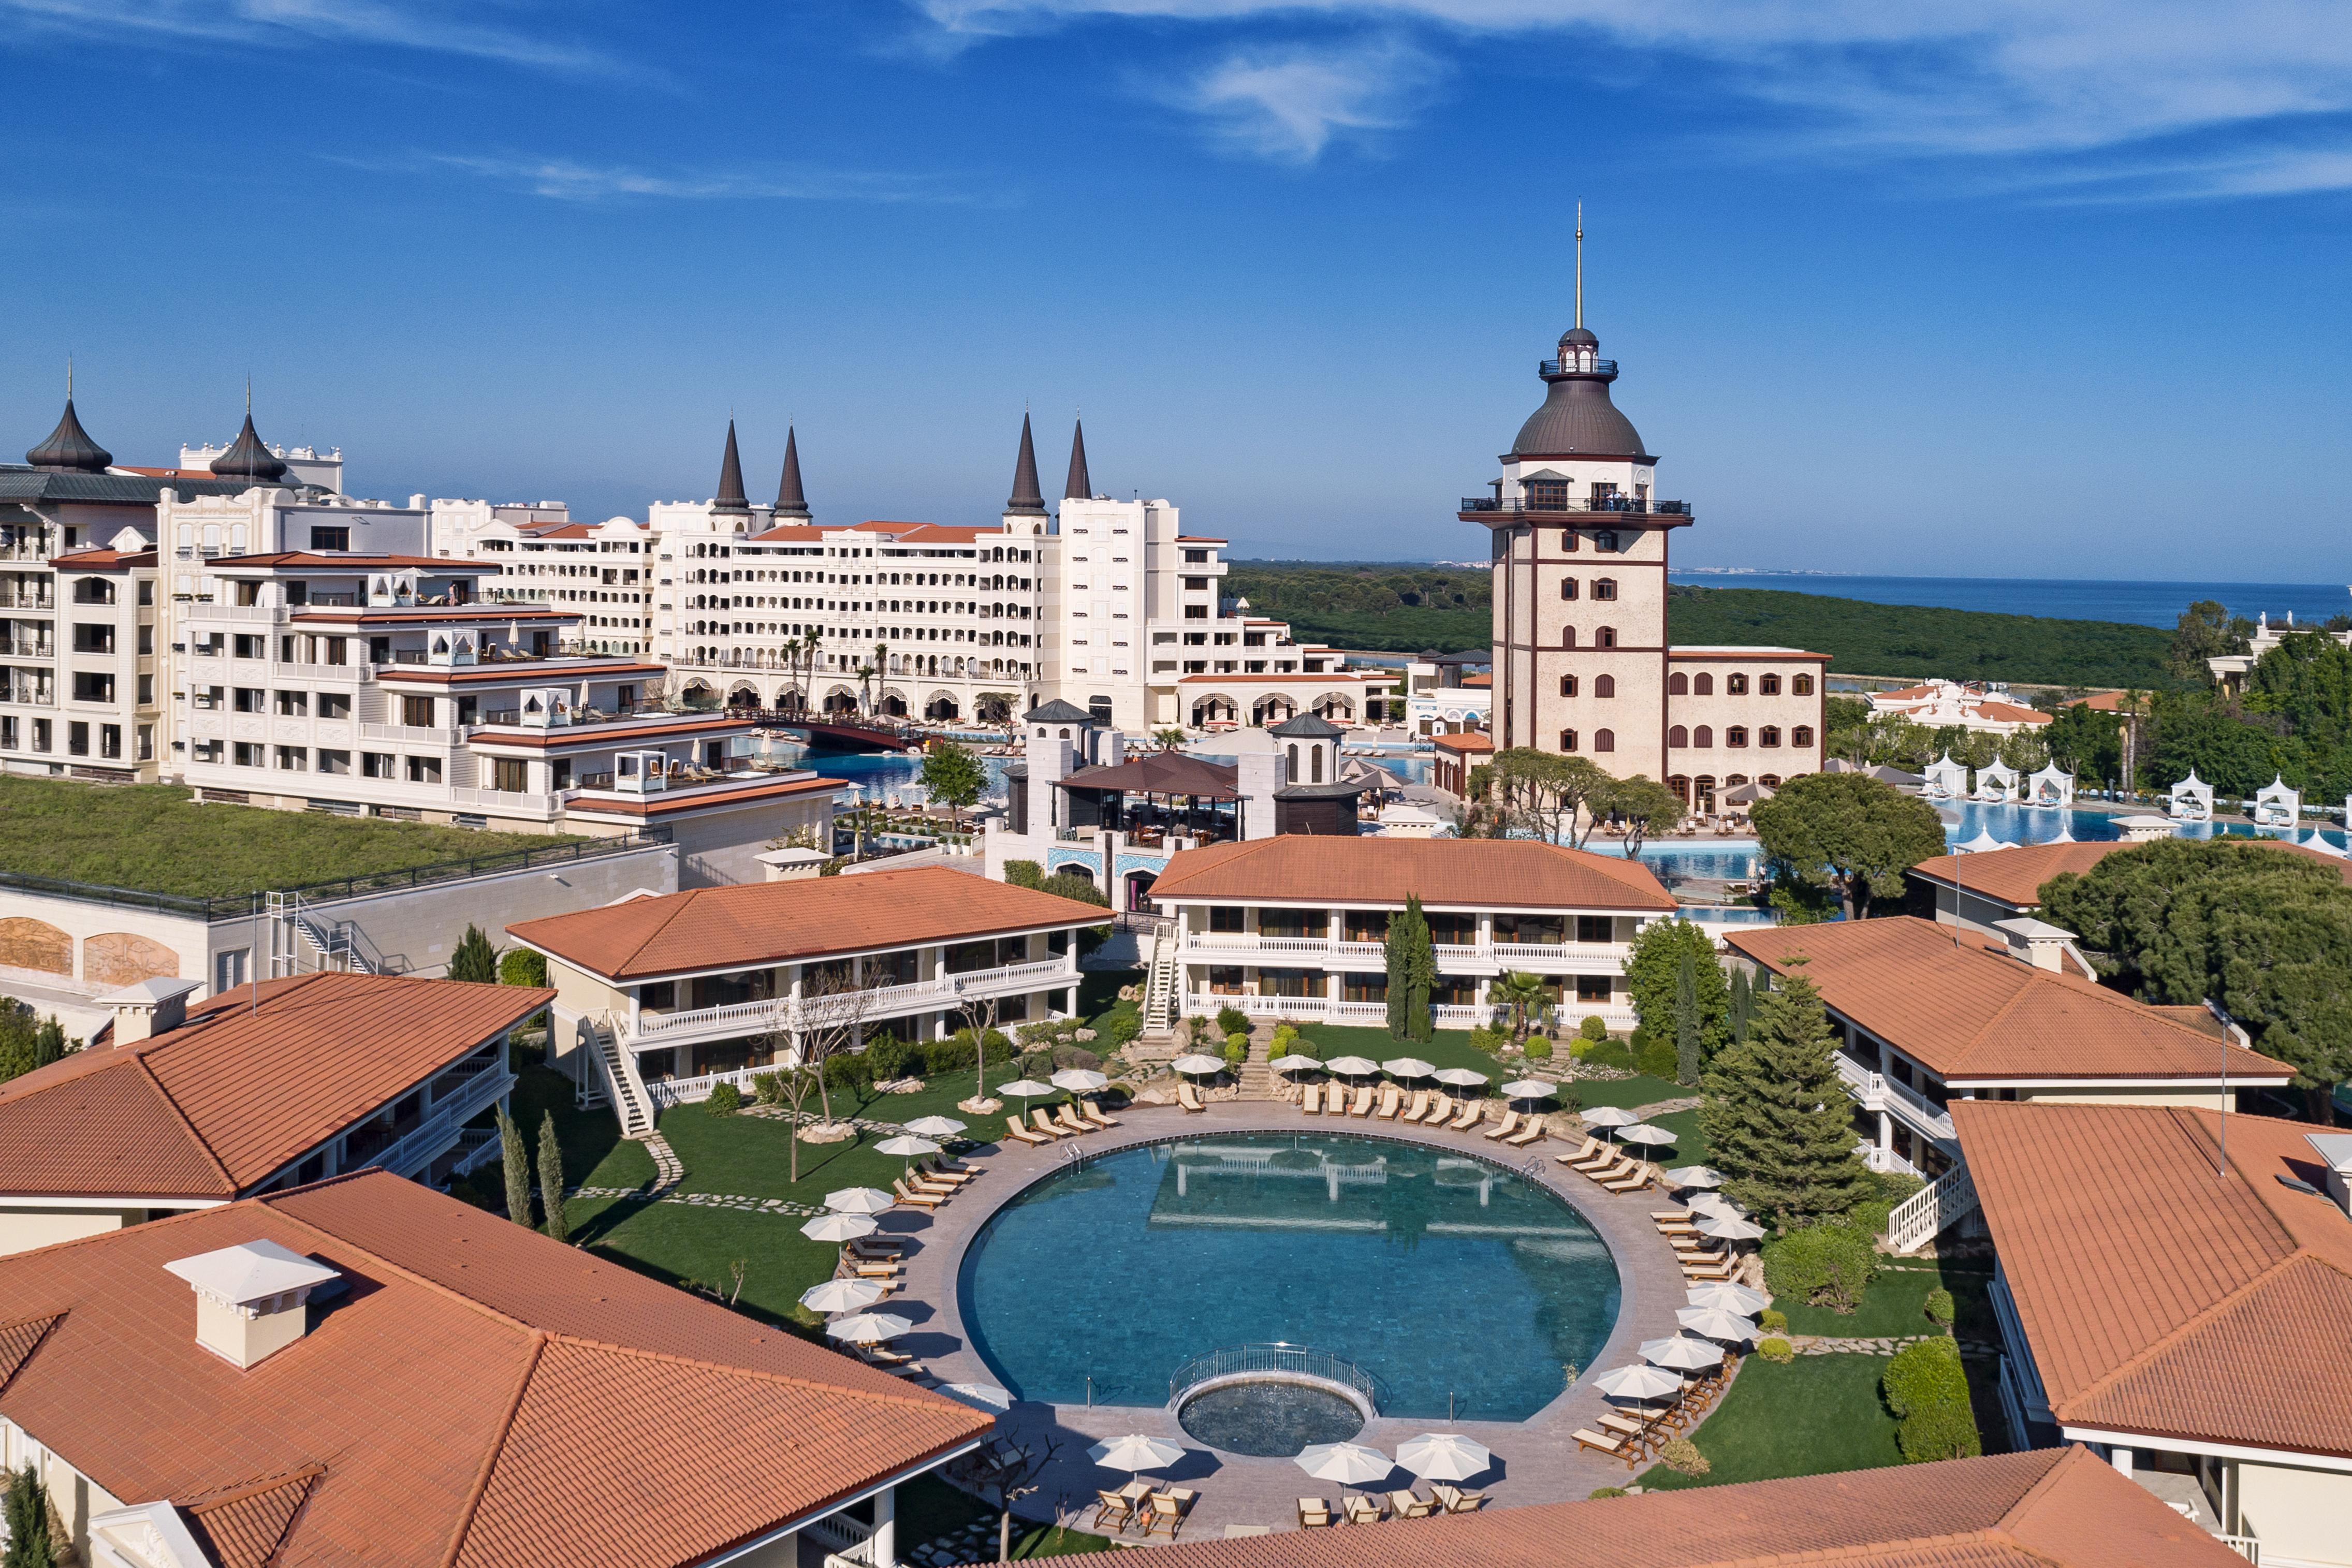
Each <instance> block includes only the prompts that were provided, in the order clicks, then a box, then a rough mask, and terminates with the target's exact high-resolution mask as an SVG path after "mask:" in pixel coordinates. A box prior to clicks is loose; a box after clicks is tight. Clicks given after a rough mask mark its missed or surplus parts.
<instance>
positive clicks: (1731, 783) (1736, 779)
mask: <svg viewBox="0 0 2352 1568" xmlns="http://www.w3.org/2000/svg"><path fill="white" fill-rule="evenodd" d="M1747 782H1748V775H1747V774H1745V773H1735V774H1733V775H1732V776H1731V777H1730V778H1728V779H1725V780H1724V781H1723V787H1724V788H1725V789H1738V788H1739V787H1740V786H1741V785H1742V784H1745V783H1747Z"/></svg>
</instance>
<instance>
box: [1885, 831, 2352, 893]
mask: <svg viewBox="0 0 2352 1568" xmlns="http://www.w3.org/2000/svg"><path fill="white" fill-rule="evenodd" d="M2235 842H2238V843H2242V844H2262V845H2265V846H2267V847H2268V848H2271V849H2274V850H2282V851H2284V852H2286V853H2288V854H2294V855H2303V856H2305V857H2307V858H2308V859H2311V860H2315V861H2318V862H2322V863H2323V864H2326V865H2328V866H2332V867H2334V868H2335V870H2336V873H2337V874H2338V875H2340V876H2342V877H2343V879H2344V881H2345V883H2346V884H2347V886H2352V860H2338V859H2336V857H2335V856H2334V855H2324V854H2321V853H2320V852H2318V851H2316V850H2307V849H2305V848H2304V847H2303V846H2302V845H2301V844H2290V843H2285V842H2283V841H2280V840H2277V839H2254V838H2246V839H2237V840H2235ZM2134 847H2136V846H2134V845H2133V844H2131V843H2129V842H2127V841H2124V840H2122V839H2109V840H2106V841H2103V842H2098V843H2076V842H2067V843H2057V844H2019V845H2017V846H2016V847H2015V848H2013V849H2006V850H1984V851H1981V852H1978V853H1976V854H1969V855H1937V857H1936V858H1935V859H1933V860H1924V861H1921V862H1919V863H1918V864H1917V865H1915V866H1913V867H1912V868H1911V874H1912V875H1914V876H1916V877H1920V878H1923V879H1925V880H1927V881H1928V882H1933V883H1941V884H1943V885H1945V886H1947V887H1950V886H1959V887H1962V888H1965V889H1966V890H1967V891H1968V892H1969V893H1970V894H1975V895H1977V896H1979V897H1984V898H1990V899H1991V900H1993V901H1994V902H1996V903H2000V904H2008V905H2009V906H2010V907H2011V908H2012V909H2016V910H2020V911H2023V910H2029V909H2039V908H2041V907H2042V884H2043V883H2046V882H2048V881H2049V880H2050V879H2051V878H2052V877H2053V876H2056V875H2057V874H2058V873H2061V872H2069V871H2071V872H2075V873H2082V872H2087V871H2089V870H2090V869H2091V868H2092V867H2093V866H2095V865H2096V864H2098V863H2099V862H2101V861H2103V860H2105V859H2106V858H2107V857H2108V856H2109V855H2111V854H2114V853H2115V852H2116V851H2118V850H2128V849H2132V848H2134Z"/></svg>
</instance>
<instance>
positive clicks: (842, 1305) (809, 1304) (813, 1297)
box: [801, 1280, 890, 1312]
mask: <svg viewBox="0 0 2352 1568" xmlns="http://www.w3.org/2000/svg"><path fill="white" fill-rule="evenodd" d="M889 1293H890V1287H889V1286H887V1285H885V1284H884V1283H883V1282H882V1281H879V1280H827V1281H825V1282H824V1284H822V1285H811V1286H810V1287H809V1288H808V1289H807V1290H805V1291H802V1292H801V1305H803V1306H804V1307H806V1308H807V1309H808V1310H809V1311H811V1312H863V1311H864V1310H865V1309H866V1308H867V1307H870V1306H872V1305H873V1304H874V1303H875V1302H877V1301H880V1300H881V1299H882V1298H883V1297H885V1296H887V1295H888V1294H889Z"/></svg>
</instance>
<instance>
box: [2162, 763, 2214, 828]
mask: <svg viewBox="0 0 2352 1568" xmlns="http://www.w3.org/2000/svg"><path fill="white" fill-rule="evenodd" d="M2167 810H2168V814H2169V815H2170V816H2171V818H2172V820H2173V821H2176V822H2210V821H2212V820H2213V786H2211V785H2210V784H2208V783H2206V782H2205V780H2203V779H2200V778H2198V777H2197V769H2195V768H2190V769H2189V777H2188V778H2186V779H2182V780H2181V781H2180V782H2179V783H2178V784H2175V785H2174V786H2173V787H2172V804H2171V805H2170V806H2169V807H2168V808H2167Z"/></svg>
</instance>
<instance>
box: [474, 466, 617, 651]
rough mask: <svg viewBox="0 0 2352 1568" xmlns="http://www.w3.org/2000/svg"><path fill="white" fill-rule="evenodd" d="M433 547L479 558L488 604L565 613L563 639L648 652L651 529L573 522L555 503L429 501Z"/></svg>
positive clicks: (611, 520) (573, 645)
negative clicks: (490, 571)
mask: <svg viewBox="0 0 2352 1568" xmlns="http://www.w3.org/2000/svg"><path fill="white" fill-rule="evenodd" d="M432 523H433V553H434V554H436V555H438V556H446V557H462V558H464V559H474V560H485V561H488V562H489V563H490V564H491V565H493V566H495V567H496V568H498V570H497V572H496V574H495V575H492V576H488V577H484V578H481V579H478V584H479V587H480V589H481V594H482V597H483V598H484V599H485V600H487V601H489V602H491V603H494V604H528V605H536V606H538V607H540V608H542V609H548V610H563V611H570V612H573V613H574V614H576V615H577V616H578V617H579V619H578V620H577V621H575V622H572V623H571V624H570V625H568V626H567V627H565V629H564V637H563V646H564V647H565V648H566V649H574V650H577V651H579V652H581V653H620V654H625V655H626V656H628V657H631V658H637V659H645V658H650V657H652V655H653V651H654V648H653V624H654V623H653V603H654V588H653V564H654V563H653V553H654V549H653V534H652V532H651V530H650V529H648V528H646V525H645V524H643V523H641V522H638V521H637V520H636V519H635V518H634V517H607V518H606V519H605V520H604V521H603V522H601V523H577V522H574V521H572V509H571V508H570V507H567V506H565V505H564V504H563V503H562V502H561V501H512V502H492V501H462V500H436V501H435V502H434V503H433V519H432Z"/></svg>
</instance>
